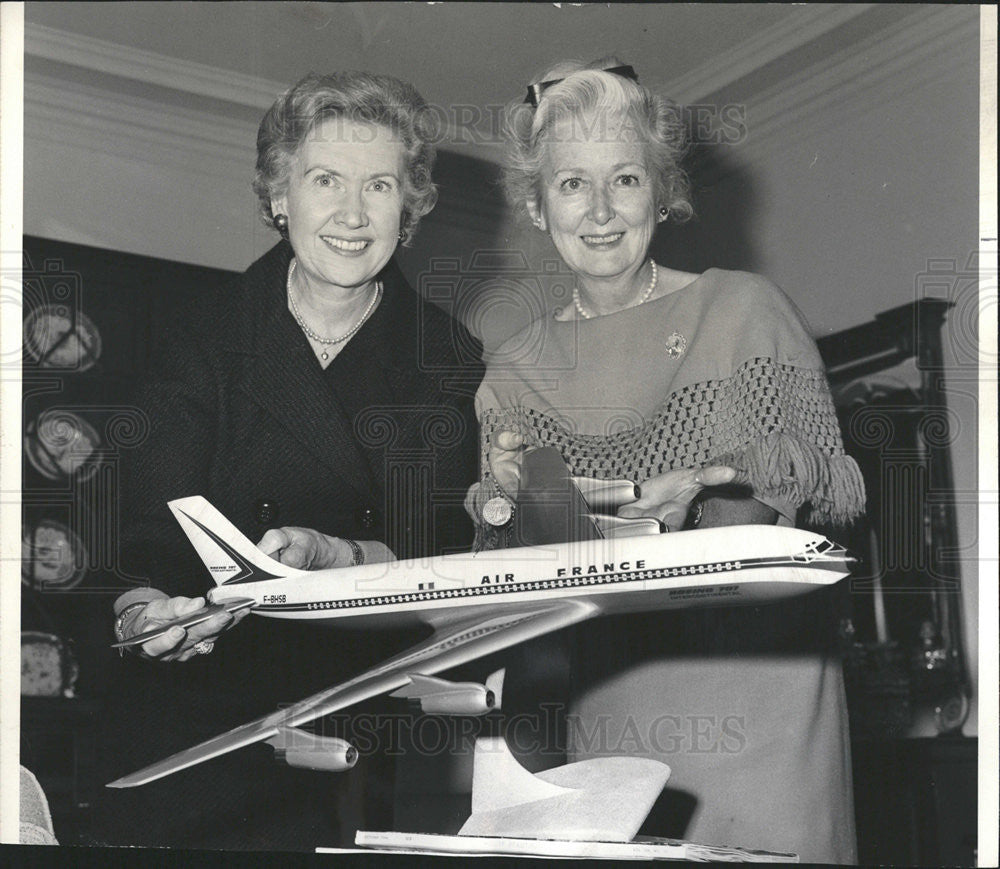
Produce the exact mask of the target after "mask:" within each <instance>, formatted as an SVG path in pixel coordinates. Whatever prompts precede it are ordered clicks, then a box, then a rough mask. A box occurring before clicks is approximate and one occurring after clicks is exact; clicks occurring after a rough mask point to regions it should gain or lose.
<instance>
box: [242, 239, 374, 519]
mask: <svg viewBox="0 0 1000 869" xmlns="http://www.w3.org/2000/svg"><path fill="white" fill-rule="evenodd" d="M290 259H291V249H290V248H289V247H288V245H287V244H285V243H281V244H279V245H278V246H277V247H276V248H274V249H273V250H272V251H271V252H270V253H269V254H267V255H266V256H265V257H264V258H263V259H262V260H260V261H259V262H258V263H257V264H256V266H255V267H254V268H251V270H249V271H248V272H247V274H246V275H245V277H244V287H243V291H244V294H245V304H244V306H243V307H242V309H241V311H240V312H239V314H238V323H237V324H235V325H234V330H233V333H234V337H235V339H236V340H235V345H234V352H235V353H237V354H239V355H240V356H241V357H242V367H241V370H240V375H239V377H238V382H237V383H238V388H239V389H241V390H242V391H243V392H244V393H245V394H246V395H247V397H248V398H249V399H250V400H251V401H253V402H254V403H255V404H256V405H257V406H258V407H259V408H260V410H261V412H262V413H264V414H267V415H268V416H270V417H271V418H272V419H273V420H275V421H276V422H278V424H280V425H281V426H283V427H284V428H285V430H286V431H287V432H288V434H289V449H305V450H307V451H308V452H309V453H311V454H312V455H313V456H314V457H315V458H316V460H317V461H318V462H320V463H322V464H323V465H324V466H326V467H329V468H330V469H331V470H333V471H334V472H335V473H336V474H338V475H339V476H340V477H341V478H343V479H344V480H345V481H346V482H347V483H349V484H350V485H351V486H352V487H353V488H354V489H356V490H357V491H358V493H359V495H361V497H362V498H364V499H366V500H370V499H371V497H372V494H373V490H377V486H376V481H375V479H374V477H373V476H372V473H371V469H370V468H369V466H368V462H367V460H366V458H365V456H364V455H363V454H362V453H361V451H360V449H359V448H358V444H357V440H356V438H355V437H354V433H353V431H352V426H351V423H350V420H348V418H347V414H346V413H345V411H344V408H343V406H342V405H341V403H340V402H339V401H338V400H337V398H336V396H335V395H334V392H333V390H331V389H330V387H329V385H328V384H327V383H326V382H325V381H324V379H323V372H322V369H321V368H320V367H319V363H318V362H317V361H316V357H315V356H314V355H313V352H312V350H311V349H310V347H309V344H308V342H307V341H306V338H305V336H304V335H303V334H302V331H301V330H300V329H299V327H298V325H297V324H296V323H295V321H294V319H293V318H292V315H291V314H290V313H289V311H288V308H287V304H286V301H285V299H286V296H285V280H286V276H287V271H288V263H289V260H290Z"/></svg>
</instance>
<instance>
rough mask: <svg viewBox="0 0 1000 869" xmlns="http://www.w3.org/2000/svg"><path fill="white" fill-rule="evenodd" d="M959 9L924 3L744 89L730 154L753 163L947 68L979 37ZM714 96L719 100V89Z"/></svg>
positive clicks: (971, 21)
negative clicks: (752, 89) (742, 135)
mask: <svg viewBox="0 0 1000 869" xmlns="http://www.w3.org/2000/svg"><path fill="white" fill-rule="evenodd" d="M961 9H962V7H956V6H948V5H944V4H942V5H928V6H923V7H921V8H920V9H919V10H918V11H916V12H913V13H911V14H909V15H908V16H907V17H906V18H904V19H902V20H901V21H900V22H898V23H897V24H895V25H892V26H890V27H887V28H885V29H883V30H880V31H878V32H877V33H873V34H871V35H869V36H868V37H867V38H865V39H863V40H860V41H858V42H855V43H852V44H850V45H847V46H845V47H844V48H842V49H841V50H840V51H838V52H835V53H834V54H832V55H828V56H827V57H825V58H824V59H822V60H821V61H817V63H814V64H812V65H810V66H808V67H806V68H804V69H803V70H801V72H798V73H796V74H795V75H792V76H789V77H787V78H785V79H784V80H782V81H781V82H780V83H778V84H775V85H772V86H770V87H768V88H767V89H765V90H763V91H760V92H758V93H756V94H753V95H752V96H747V97H746V98H744V99H743V100H742V101H743V102H745V104H746V110H747V126H748V136H747V139H746V140H745V141H744V142H741V143H739V144H737V145H734V146H730V150H731V154H732V157H733V158H734V159H735V160H737V161H739V162H741V163H744V164H746V163H752V162H753V161H754V160H755V158H756V156H757V155H758V154H759V153H761V152H762V151H764V150H768V149H774V148H776V147H781V146H784V145H788V144H791V143H792V142H794V141H798V140H801V139H806V138H820V137H821V136H822V135H823V133H824V132H825V131H826V130H828V129H829V128H830V127H831V125H836V124H842V123H844V122H845V121H846V120H849V119H850V117H852V116H854V115H856V114H858V113H861V112H864V111H869V110H872V109H877V108H878V107H879V106H883V105H887V104H888V103H889V102H890V101H891V100H892V99H893V98H894V97H895V96H897V95H899V94H901V93H904V92H906V91H910V90H913V89H916V88H919V87H921V86H924V85H926V84H928V83H930V82H933V81H934V80H935V78H939V77H940V76H942V75H945V74H947V71H948V69H949V66H950V58H952V57H955V56H957V54H956V53H961V52H965V53H967V52H969V51H975V50H976V47H977V44H978V36H977V27H978V23H977V21H976V19H975V16H972V15H965V16H964V17H958V15H959V14H960V13H961ZM718 99H719V101H720V102H723V101H725V99H726V97H725V91H723V92H722V93H721V95H718ZM735 101H741V100H735ZM699 180H701V181H707V180H709V179H708V178H707V177H706V178H701V177H699Z"/></svg>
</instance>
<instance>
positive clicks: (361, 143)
mask: <svg viewBox="0 0 1000 869" xmlns="http://www.w3.org/2000/svg"><path fill="white" fill-rule="evenodd" d="M405 153H406V152H405V148H404V147H403V143H402V142H401V141H400V140H399V138H398V137H395V136H393V134H392V132H391V131H390V130H388V129H386V128H385V127H381V126H377V125H372V124H359V123H354V122H352V121H349V120H347V119H346V118H328V119H327V120H325V121H323V122H322V123H320V124H318V125H317V126H316V127H314V128H313V129H312V130H311V131H310V133H309V135H308V136H306V139H305V141H304V142H303V143H302V145H301V146H300V147H299V150H298V153H297V154H296V156H295V159H294V160H293V161H292V168H291V171H290V173H289V179H288V189H287V190H286V192H285V193H284V194H283V195H282V196H280V197H276V198H275V199H273V200H272V203H271V208H272V210H273V211H274V213H275V214H286V215H288V239H289V241H290V242H291V245H292V248H293V249H294V250H295V258H296V260H297V261H298V270H299V273H300V274H301V275H302V277H303V278H304V279H305V281H306V283H307V285H308V286H309V287H310V288H312V289H313V290H316V291H319V292H323V291H329V290H330V289H332V288H336V289H341V290H343V289H347V290H353V289H358V288H363V287H365V286H366V285H367V284H368V283H369V282H370V281H372V280H373V279H374V277H375V276H376V275H377V274H378V273H379V272H380V271H381V270H382V267H383V266H384V265H385V264H386V263H387V262H388V261H389V258H390V257H391V256H392V253H393V251H394V250H395V249H396V245H397V243H398V241H399V227H400V219H401V217H402V213H403V179H404V173H405Z"/></svg>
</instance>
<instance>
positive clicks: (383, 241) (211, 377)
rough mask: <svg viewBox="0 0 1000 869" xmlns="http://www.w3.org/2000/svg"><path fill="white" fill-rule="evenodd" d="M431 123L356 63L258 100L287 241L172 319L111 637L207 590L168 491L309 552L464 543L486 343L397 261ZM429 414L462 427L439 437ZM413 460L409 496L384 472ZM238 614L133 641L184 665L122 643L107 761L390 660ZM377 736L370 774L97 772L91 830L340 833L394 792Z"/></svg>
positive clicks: (370, 818) (184, 609) (133, 760)
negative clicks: (127, 779)
mask: <svg viewBox="0 0 1000 869" xmlns="http://www.w3.org/2000/svg"><path fill="white" fill-rule="evenodd" d="M431 132H432V130H431V128H430V127H429V126H428V112H427V106H426V103H425V102H424V100H423V99H422V98H421V96H420V95H419V94H418V93H417V91H416V90H415V89H414V88H413V87H412V86H411V85H409V84H407V83H406V82H403V81H400V80H398V79H395V78H392V77H390V76H386V75H375V74H371V73H366V72H336V73H333V74H330V75H322V76H321V75H307V76H306V77H305V78H303V79H302V80H301V81H300V82H298V83H297V84H296V85H295V86H294V87H292V88H291V89H290V90H288V91H287V92H286V93H285V94H283V95H282V96H281V97H279V98H278V99H277V101H276V102H275V103H274V105H273V106H272V107H271V109H270V110H269V111H268V112H267V114H266V115H265V116H264V119H263V121H262V122H261V124H260V130H259V133H258V136H257V167H256V174H255V177H254V181H253V188H254V191H255V192H256V194H257V196H258V200H259V209H260V213H261V216H262V217H263V219H264V221H265V223H266V224H267V225H268V226H269V227H272V228H273V229H275V230H277V231H278V232H279V233H280V234H281V236H282V238H281V239H280V240H279V241H278V242H277V244H275V245H274V247H272V249H271V250H269V251H268V252H267V253H265V254H264V255H263V256H262V257H260V258H259V259H258V260H257V261H256V262H254V263H253V264H252V265H251V266H250V267H249V268H248V269H247V270H246V271H245V272H244V273H243V274H241V275H239V276H238V277H236V278H235V279H234V280H233V281H232V282H231V283H230V284H229V285H228V286H225V287H216V288H208V289H207V291H206V292H205V293H203V294H202V295H201V296H200V297H199V298H198V299H197V301H196V303H195V304H194V305H193V306H192V307H191V309H190V310H187V311H184V312H182V313H181V314H180V315H179V316H178V317H177V323H176V328H175V329H174V330H173V331H172V333H171V335H170V340H169V342H168V344H167V346H166V347H165V348H163V349H164V352H163V353H162V354H161V356H160V358H159V360H158V363H157V365H156V366H155V367H154V369H153V371H152V373H151V374H150V375H149V376H148V377H147V378H146V380H145V382H144V383H143V384H142V388H141V391H140V393H139V395H138V396H137V398H136V405H137V406H138V407H139V408H141V410H142V411H143V412H145V413H146V414H147V416H148V418H149V425H150V435H149V437H148V438H147V439H146V440H145V441H144V442H143V443H142V444H140V445H139V446H138V447H137V448H136V449H135V450H133V451H130V454H129V456H128V457H127V465H126V468H125V475H124V483H123V502H124V506H123V507H122V515H123V517H124V522H123V538H122V541H121V543H122V565H123V567H122V570H123V573H122V575H123V576H129V577H139V578H148V581H149V586H148V587H147V586H146V585H145V584H137V585H136V587H135V588H132V589H130V590H129V591H127V592H125V594H123V595H121V596H120V597H119V598H118V600H117V601H116V602H115V607H114V609H115V615H116V619H115V621H114V630H115V633H116V635H117V636H118V639H119V640H121V639H124V638H126V637H129V636H134V635H136V634H138V633H141V632H143V631H145V630H149V629H151V628H154V627H156V626H158V625H162V624H164V623H165V622H172V621H174V620H176V619H177V618H178V617H180V616H183V615H184V614H186V613H190V612H192V611H195V610H198V609H200V608H201V607H202V606H203V605H204V603H205V600H204V595H205V592H206V590H207V588H208V583H210V582H211V580H210V579H209V577H207V576H206V575H205V571H204V568H203V566H202V565H201V564H200V562H199V560H198V559H197V558H196V557H195V556H194V553H193V551H192V550H191V547H190V546H189V544H188V543H187V541H186V540H185V538H184V536H183V534H182V533H181V532H180V529H179V527H178V526H177V525H176V523H175V522H174V520H173V517H172V516H171V514H170V510H169V509H168V507H167V502H168V501H170V500H172V499H175V498H180V497H184V496H187V495H192V494H202V495H204V496H205V497H206V498H208V499H209V500H210V501H211V502H212V503H213V504H215V506H216V507H218V508H219V509H220V510H221V511H222V512H223V513H225V514H226V515H227V516H228V517H229V518H230V519H231V521H232V522H233V524H234V525H236V526H237V527H238V528H239V529H240V531H241V532H242V533H244V534H246V535H247V536H249V537H251V538H252V539H258V538H259V539H260V546H261V548H262V549H264V550H265V551H266V552H268V553H270V554H271V555H272V556H273V557H274V558H278V559H280V560H281V561H282V562H284V563H286V564H290V565H294V566H297V567H301V568H312V569H318V568H323V567H341V566H345V565H352V564H359V563H362V562H363V561H386V560H391V559H393V558H394V557H398V558H418V557H423V556H429V555H435V554H440V553H441V552H443V551H449V550H454V549H456V548H464V547H467V546H468V545H469V544H470V543H471V537H472V526H471V524H470V523H468V521H467V518H466V517H465V516H464V513H463V512H462V510H461V507H460V506H457V507H452V506H449V505H448V504H447V503H440V500H441V498H440V493H441V492H451V491H454V490H455V489H461V488H463V487H465V486H467V485H468V482H469V480H470V479H472V478H474V476H475V418H474V414H473V408H472V393H473V392H474V390H475V387H476V385H477V384H478V382H479V379H480V378H481V374H482V369H481V364H480V362H479V360H478V352H477V344H476V342H475V340H474V339H472V338H471V336H470V335H469V334H468V332H467V331H466V330H465V329H464V327H462V326H461V325H460V324H458V323H456V322H455V321H453V320H452V319H451V318H450V317H449V316H448V315H447V314H446V313H445V312H444V311H442V310H441V309H440V308H437V307H435V306H434V305H428V304H424V303H423V302H422V300H421V299H420V297H419V296H418V295H417V293H416V292H415V291H414V290H413V289H412V288H411V287H410V286H409V284H408V283H407V281H406V279H405V278H404V276H403V274H402V272H401V271H400V270H399V268H398V267H397V266H396V264H395V263H394V261H393V254H394V253H395V251H396V248H397V247H398V245H399V244H400V243H404V244H405V243H408V242H409V240H410V239H411V238H412V236H413V234H414V232H415V231H416V229H417V226H418V224H419V222H420V219H421V218H422V217H423V216H424V215H426V214H427V213H428V212H429V211H430V210H431V208H432V207H433V206H434V202H435V198H436V191H435V187H434V184H433V182H432V180H431V168H432V166H433V163H434V144H433V141H432V137H431ZM463 383H464V384H465V386H464V389H463V386H462V384H463ZM429 426H430V427H432V428H433V427H435V426H437V428H436V429H435V430H437V429H438V428H441V427H442V426H443V428H444V429H446V430H447V431H449V432H453V433H454V437H452V438H451V440H450V441H449V440H448V438H445V437H442V438H437V439H435V440H434V442H433V443H431V442H429V441H428V439H427V437H426V432H427V430H428V427H429ZM385 432H391V433H392V435H393V436H392V437H385V436H384V434H385ZM413 456H419V459H414V458H412V457H413ZM408 457H409V458H408ZM414 462H417V463H418V465H419V466H418V467H416V468H415V467H414V466H413V463H414ZM410 479H413V480H417V482H415V483H412V484H406V485H407V488H406V494H407V497H406V498H402V497H401V496H400V495H399V488H400V486H401V485H404V484H402V483H400V482H399V481H400V480H410ZM426 504H434V505H435V506H434V510H433V511H432V512H433V517H430V516H429V515H428V513H427V510H426V507H425V505H426ZM334 535H336V536H334ZM241 615H242V614H240V615H237V616H236V617H234V616H232V615H228V614H224V613H217V614H215V615H214V616H213V617H212V618H210V619H209V620H208V621H205V622H202V623H201V624H197V625H189V626H188V628H187V630H185V629H183V628H181V627H179V626H178V627H175V628H174V629H173V630H172V632H168V633H166V634H164V635H162V636H160V637H159V638H158V639H155V640H151V641H149V642H147V643H145V644H143V645H142V646H141V647H140V649H139V650H138V654H137V657H142V658H147V659H152V660H155V661H157V662H166V661H179V662H185V661H186V662H188V663H186V664H182V665H180V666H176V667H171V666H169V665H166V664H162V663H157V664H155V665H153V666H150V665H149V664H147V663H146V662H145V661H136V660H134V659H133V657H131V656H127V657H126V658H125V659H124V661H123V662H122V663H121V670H122V672H121V674H120V678H119V679H117V680H116V684H117V685H118V686H119V688H120V691H119V692H118V696H116V698H114V700H113V702H112V706H113V707H114V714H112V715H109V716H108V718H109V721H110V722H112V724H113V726H114V727H115V728H117V731H118V735H117V738H114V739H109V740H107V743H106V744H107V746H108V758H107V763H108V768H107V775H108V780H110V779H111V778H113V777H118V776H120V775H122V774H125V773H129V772H133V771H134V770H136V769H138V768H139V767H141V766H145V765H146V764H148V763H149V762H151V761H153V760H156V759H157V758H159V757H161V756H162V755H163V753H164V746H168V745H169V746H173V747H177V748H180V747H182V746H190V745H194V744H196V743H198V742H201V741H202V740H203V739H205V738H206V737H208V736H211V735H214V733H220V732H223V731H224V730H226V729H228V728H229V727H231V726H232V725H233V723H234V720H233V715H232V710H233V709H240V710H243V713H241V715H242V714H246V715H247V716H249V715H250V714H252V715H259V714H262V713H267V712H270V711H273V710H274V709H276V708H278V706H279V705H280V704H282V703H288V702H292V701H297V700H300V699H301V698H302V697H304V696H309V695H311V694H313V693H315V692H316V691H318V690H320V689H322V688H327V687H329V685H330V684H334V683H336V682H337V681H338V680H339V679H346V678H348V677H349V676H352V675H354V674H355V673H356V672H357V671H358V670H361V669H364V667H366V666H370V665H371V664H372V663H374V662H375V661H377V660H378V659H379V658H380V657H384V654H380V643H381V642H382V641H381V640H380V638H379V637H378V636H366V637H365V639H364V640H363V641H358V640H357V639H356V638H349V639H346V640H345V638H344V636H343V634H342V633H341V632H338V631H330V632H322V631H320V632H317V631H300V630H298V629H297V628H293V627H291V626H289V625H280V624H275V623H274V622H273V621H272V620H269V619H264V620H261V621H263V622H264V624H256V625H254V626H253V629H249V630H248V629H245V628H241V629H235V630H232V631H229V632H228V633H226V631H227V630H228V629H229V628H231V627H233V625H234V624H235V623H236V622H237V621H239V619H240V617H241ZM290 628H291V629H290ZM321 634H322V636H321ZM381 651H382V652H383V653H384V652H386V651H388V650H387V649H382V650H381ZM206 686H209V687H206ZM237 717H241V716H237ZM213 731H214V733H213ZM140 736H141V738H139V737H140ZM375 754H376V755H377V756H376V758H373V759H372V763H371V764H369V765H368V772H365V771H356V772H355V774H352V775H351V776H342V777H328V775H329V774H328V773H319V772H314V771H308V770H306V771H304V770H296V769H292V768H289V767H286V766H281V767H278V766H277V765H273V764H264V765H261V763H260V759H259V758H256V757H254V758H249V759H248V758H247V757H237V756H235V755H234V756H233V757H231V758H230V757H225V758H218V759H216V760H215V761H213V762H212V763H211V764H205V765H204V768H202V767H200V766H199V767H198V768H197V769H195V770H190V771H188V772H186V773H185V775H184V776H175V777H170V778H168V779H165V780H164V781H162V782H156V783H155V784H153V785H150V786H147V787H143V788H139V789H137V790H131V791H116V790H105V792H104V793H102V795H101V796H102V799H101V803H102V805H101V807H100V811H99V815H100V819H101V820H100V823H99V825H98V827H99V829H101V833H100V835H101V836H102V838H103V840H104V841H107V842H113V843H116V844H144V845H172V846H177V847H233V848H258V849H259V848H273V849H300V848H306V849H312V848H314V847H316V846H317V845H327V844H341V845H347V844H352V843H353V836H354V832H355V830H357V829H358V828H359V826H362V825H363V824H364V823H369V824H377V823H389V821H387V820H385V817H386V816H387V815H388V813H389V806H388V805H387V803H388V802H389V801H390V799H391V794H390V793H389V790H388V788H387V787H384V786H382V785H381V784H380V783H379V782H378V781H377V779H378V778H379V776H376V775H374V774H371V772H370V771H371V770H372V769H373V768H374V767H377V766H378V764H380V763H382V764H384V763H388V761H382V760H380V759H379V758H380V757H383V758H384V757H388V754H387V753H386V752H382V753H379V752H375ZM381 773H382V775H384V776H385V777H386V778H388V777H389V776H390V774H391V770H388V769H383V770H381ZM369 775H371V777H369ZM366 796H367V798H368V799H367V806H366ZM366 811H367V813H368V814H367V815H366ZM380 812H381V813H382V814H381V815H379V813H380ZM366 817H367V821H365V820H364V819H365V818H366ZM379 817H381V820H377V819H376V818H379Z"/></svg>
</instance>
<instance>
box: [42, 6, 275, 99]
mask: <svg viewBox="0 0 1000 869" xmlns="http://www.w3.org/2000/svg"><path fill="white" fill-rule="evenodd" d="M24 53H25V55H27V56H28V57H40V58H44V59H45V60H51V61H56V62H58V63H65V64H69V65H71V66H77V67H80V68H82V69H88V70H92V71H94V72H101V73H105V74H106V75H114V76H117V77H119V78H124V79H130V80H132V81H138V82H144V83H145V84H151V85H156V86H157V87H163V88H170V89H171V90H175V91H179V92H181V93H184V94H197V95H198V96H202V97H211V98H212V99H217V100H223V101H224V102H228V103H233V104H234V105H238V106H250V107H253V108H255V109H260V110H261V111H264V110H265V109H267V107H268V106H270V105H271V103H273V102H274V100H275V99H276V98H277V96H278V95H279V94H280V93H282V92H284V91H285V90H287V89H288V83H287V82H284V83H282V82H274V81H268V80H267V79H262V78H257V77H256V76H249V75H243V74H241V73H238V72H233V71H232V70H227V69H220V68H218V67H214V66H208V65H207V64H203V63H196V62H195V61H191V60H183V59H181V58H178V57H171V56H169V55H166V54H159V53H157V52H153V51H145V50H142V49H138V48H130V47H128V46H125V45H119V44H118V43H116V42H109V41H108V40H105V39H95V38H94V37H91V36H83V35H81V34H79V33H70V32H68V31H64V30H59V29H57V28H54V27H46V26H44V25H41V24H32V23H31V22H28V24H27V25H26V26H25V31H24Z"/></svg>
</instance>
